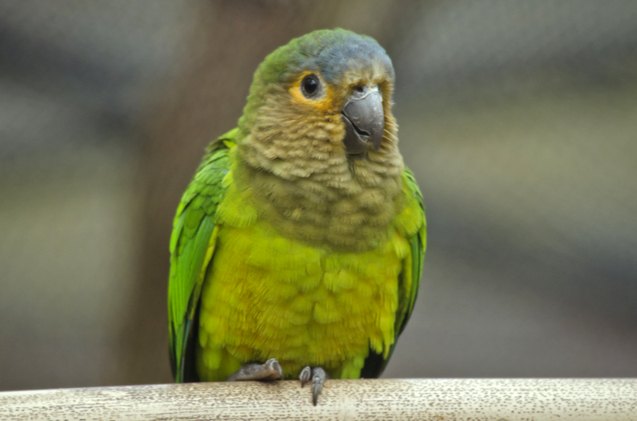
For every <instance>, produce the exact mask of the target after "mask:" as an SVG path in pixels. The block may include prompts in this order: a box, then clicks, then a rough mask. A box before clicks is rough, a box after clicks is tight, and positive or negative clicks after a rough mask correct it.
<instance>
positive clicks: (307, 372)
mask: <svg viewBox="0 0 637 421" xmlns="http://www.w3.org/2000/svg"><path fill="white" fill-rule="evenodd" d="M326 379H327V374H326V373H325V370H323V369H322V368H321V367H314V368H312V367H310V366H306V367H303V370H301V373H300V374H299V380H301V387H303V386H305V384H306V383H309V382H310V381H311V382H312V403H313V404H314V406H316V403H317V402H318V397H319V395H320V394H321V391H322V390H323V385H324V384H325V380H326Z"/></svg>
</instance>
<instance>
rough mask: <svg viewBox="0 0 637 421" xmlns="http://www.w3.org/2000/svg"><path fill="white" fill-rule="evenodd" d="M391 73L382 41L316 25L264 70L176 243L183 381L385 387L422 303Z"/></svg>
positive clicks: (194, 195)
mask: <svg viewBox="0 0 637 421" xmlns="http://www.w3.org/2000/svg"><path fill="white" fill-rule="evenodd" d="M394 80H395V74H394V68H393V65H392V61H391V59H390V58H389V56H388V54H387V53H386V52H385V50H384V49H383V47H381V46H380V44H379V43H378V42H377V41H376V40H374V39H373V38H371V37H369V36H366V35H359V34H357V33H354V32H351V31H349V30H345V29H340V28H337V29H321V30H316V31H313V32H310V33H307V34H305V35H302V36H300V37H297V38H294V39H292V40H291V41H289V42H288V43H287V44H285V45H283V46H281V47H278V48H277V49H275V50H274V51H273V52H271V53H270V54H269V55H267V56H266V58H265V59H264V60H263V61H262V62H261V64H260V65H259V66H258V67H257V70H256V71H255V73H254V76H253V80H252V84H251V85H250V88H249V92H248V96H247V99H246V103H245V106H244V108H243V113H242V115H241V116H240V118H239V120H238V123H237V127H235V128H234V129H232V130H230V131H228V132H227V133H225V134H223V135H221V136H219V137H218V138H216V139H215V140H213V141H212V142H210V143H209V145H208V146H207V147H206V149H205V153H204V157H203V159H202V161H201V163H200V165H199V167H198V168H197V170H196V172H195V175H194V177H193V179H192V181H191V182H190V183H189V185H188V186H187V188H186V190H185V192H184V194H183V196H182V198H181V201H180V202H179V205H178V208H177V211H176V215H175V217H174V221H173V228H172V234H171V237H170V247H169V248H170V270H169V280H168V325H169V327H168V330H169V332H168V333H169V351H170V352H169V353H170V360H171V368H172V373H173V376H174V379H175V381H176V382H178V383H179V382H197V381H239V380H260V381H274V380H282V379H294V378H296V379H298V380H300V385H301V387H303V386H304V385H306V384H309V385H310V386H311V387H310V389H311V400H312V403H313V404H314V405H316V404H317V400H318V396H319V394H320V393H321V391H322V390H323V388H324V384H325V383H326V379H329V378H332V379H357V378H374V377H378V376H380V374H381V373H382V372H383V370H384V368H385V366H386V365H387V362H388V360H389V358H390V356H391V354H392V352H393V350H394V348H395V346H396V341H397V339H398V336H399V335H400V334H401V333H402V332H403V330H404V328H405V325H406V323H407V321H408V319H409V318H410V315H411V313H412V310H413V308H414V302H415V300H416V296H417V293H418V288H419V284H420V277H421V274H422V267H423V262H424V257H425V249H426V220H425V208H424V204H423V196H422V193H421V191H420V189H419V187H418V185H417V182H416V179H415V177H414V175H413V173H412V172H411V171H410V170H409V169H408V168H407V167H406V166H405V164H404V162H403V158H402V155H401V154H400V151H399V149H398V135H397V131H398V125H397V122H396V119H395V118H394V116H393V114H392V106H393V91H394Z"/></svg>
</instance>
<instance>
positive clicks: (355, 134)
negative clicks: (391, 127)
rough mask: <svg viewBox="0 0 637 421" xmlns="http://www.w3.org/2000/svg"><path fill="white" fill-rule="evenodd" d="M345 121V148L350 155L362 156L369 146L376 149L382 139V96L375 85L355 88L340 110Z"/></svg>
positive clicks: (383, 117) (383, 124) (383, 118)
mask: <svg viewBox="0 0 637 421" xmlns="http://www.w3.org/2000/svg"><path fill="white" fill-rule="evenodd" d="M341 115H342V118H343V122H344V123H345V140H344V142H345V149H346V150H347V154H348V155H349V156H352V157H363V156H365V155H366V153H367V151H368V150H369V148H373V149H374V150H378V149H379V148H380V142H381V140H382V139H383V131H384V128H385V114H384V112H383V96H382V95H381V93H380V91H379V90H378V87H377V86H373V87H370V86H366V87H364V88H362V89H357V90H355V91H354V92H353V93H352V95H351V96H350V97H349V99H348V100H347V102H346V103H345V106H344V107H343V111H342V112H341Z"/></svg>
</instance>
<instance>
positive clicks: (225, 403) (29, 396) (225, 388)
mask: <svg viewBox="0 0 637 421" xmlns="http://www.w3.org/2000/svg"><path fill="white" fill-rule="evenodd" d="M40 418H46V419H98V420H109V419H123V420H124V419H125V420H128V419H134V420H145V419H161V418H163V419H249V420H265V419H286V420H306V419H317V420H322V421H326V420H335V419H360V420H392V419H412V420H553V419H556V420H557V419H559V420H605V421H612V420H637V379H426V380H425V379H413V380H397V379H396V380H394V379H381V380H329V381H328V382H327V384H326V387H325V389H324V390H323V393H322V395H321V396H320V398H319V404H318V406H316V407H314V406H312V404H311V402H310V390H309V388H308V387H307V386H306V387H305V388H303V389H301V387H300V386H299V383H298V382H295V381H282V382H275V383H256V382H236V383H191V384H168V385H149V386H122V387H96V388H85V389H53V390H36V391H20V392H4V393H0V419H2V420H8V419H16V420H22V419H40Z"/></svg>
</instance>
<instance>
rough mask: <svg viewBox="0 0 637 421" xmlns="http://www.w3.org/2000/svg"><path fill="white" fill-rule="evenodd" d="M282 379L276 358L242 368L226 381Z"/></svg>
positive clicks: (281, 372) (281, 370)
mask: <svg viewBox="0 0 637 421" xmlns="http://www.w3.org/2000/svg"><path fill="white" fill-rule="evenodd" d="M282 378H283V369H282V368H281V364H279V362H278V361H277V359H276V358H270V359H269V360H267V361H266V362H265V363H263V364H257V363H251V364H245V365H244V366H242V367H241V368H240V369H239V370H238V371H237V372H236V373H234V374H233V375H232V376H230V377H228V381H238V380H279V379H282Z"/></svg>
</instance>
